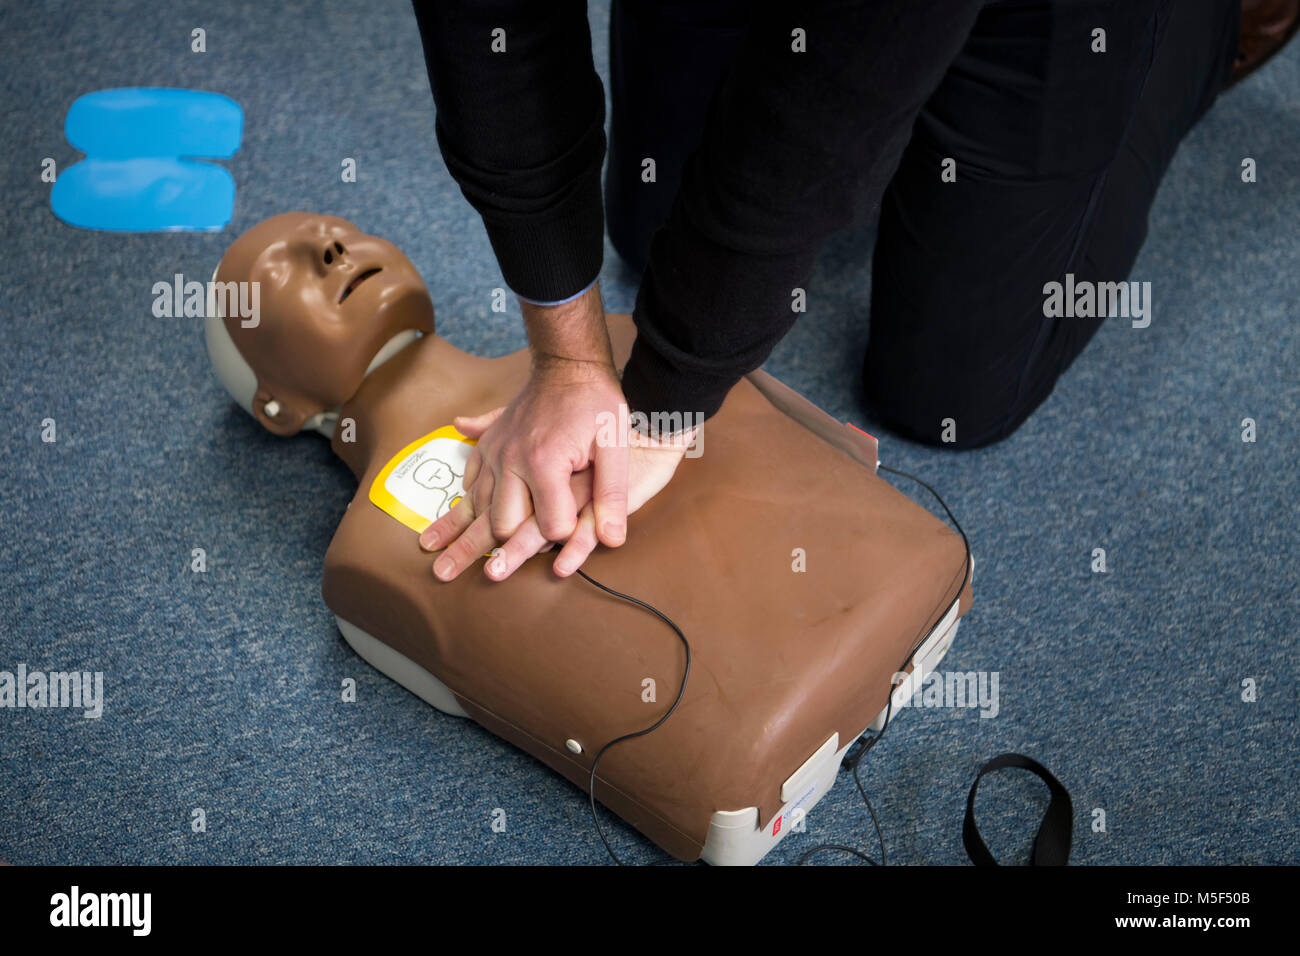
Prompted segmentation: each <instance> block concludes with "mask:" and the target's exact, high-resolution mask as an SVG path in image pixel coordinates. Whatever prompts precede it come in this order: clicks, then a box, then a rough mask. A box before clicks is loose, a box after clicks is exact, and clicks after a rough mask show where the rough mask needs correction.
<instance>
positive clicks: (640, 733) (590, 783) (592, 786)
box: [578, 568, 691, 866]
mask: <svg viewBox="0 0 1300 956" xmlns="http://www.w3.org/2000/svg"><path fill="white" fill-rule="evenodd" d="M578 574H580V575H581V576H582V577H583V579H584V580H586V581H588V582H589V583H591V584H593V585H595V586H596V587H598V588H600V589H601V590H602V591H604V592H606V593H607V594H612V595H614V596H615V597H619V598H622V599H623V600H625V601H631V602H632V603H633V604H636V605H638V606H640V607H643V608H645V609H646V610H647V611H649V612H650V613H652V614H654V615H655V616H657V617H658V618H659V619H660V620H661V621H663V622H664V623H665V624H667V625H668V626H669V627H671V628H672V629H673V631H674V632H675V633H676V634H677V636H678V637H679V638H681V641H682V647H684V648H685V649H686V668H685V669H684V670H683V671H682V684H681V686H680V687H679V688H678V689H677V697H676V699H674V700H673V705H672V706H671V707H669V708H668V712H667V713H665V714H664V715H663V716H662V717H660V718H659V719H658V720H656V721H655V722H654V723H653V724H651V725H650V726H649V727H647V728H646V729H645V730H637V731H633V732H632V733H630V734H624V735H623V736H622V737H615V738H614V739H613V740H611V741H610V742H609V743H607V744H605V746H603V747H601V748H600V749H599V750H598V751H596V758H595V759H594V760H592V762H591V776H590V777H589V778H588V779H587V799H588V800H589V801H590V803H591V820H592V822H593V823H594V824H596V834H597V835H598V836H599V837H600V842H601V843H603V844H605V851H606V852H607V853H608V854H609V855H610V857H611V858H612V859H613V860H614V862H615V863H617V864H618V865H619V866H622V865H623V861H622V860H620V859H619V858H618V856H617V854H615V853H614V850H613V849H612V848H611V847H610V845H609V841H608V840H606V839H605V831H604V830H603V829H601V826H600V817H599V816H598V815H597V814H596V767H597V766H598V765H599V764H600V758H601V757H603V756H604V755H605V751H606V750H608V749H609V748H610V747H612V746H614V745H615V744H619V743H622V742H623V741H625V740H631V739H633V738H634V737H644V736H645V735H646V734H648V733H652V732H653V731H655V730H658V729H659V728H660V727H661V726H662V725H663V722H664V721H665V720H667V719H668V718H669V717H671V716H672V715H673V711H675V710H676V709H677V705H678V704H680V703H681V702H682V697H683V696H685V694H686V681H687V680H688V679H689V678H690V676H691V644H690V642H689V641H688V640H686V635H685V634H683V633H682V629H681V628H680V627H678V626H677V625H676V624H674V623H673V620H672V618H670V617H669V616H668V615H667V614H665V613H664V612H663V611H661V610H659V609H658V608H657V607H655V606H654V605H652V604H647V603H646V602H645V601H642V600H640V599H639V598H634V597H632V595H630V594H624V593H623V592H622V591H615V590H614V589H613V588H611V587H607V586H606V585H604V584H601V583H600V582H599V581H597V580H596V579H595V578H593V577H592V576H591V575H589V574H587V572H585V571H583V570H582V569H581V568H579V569H578Z"/></svg>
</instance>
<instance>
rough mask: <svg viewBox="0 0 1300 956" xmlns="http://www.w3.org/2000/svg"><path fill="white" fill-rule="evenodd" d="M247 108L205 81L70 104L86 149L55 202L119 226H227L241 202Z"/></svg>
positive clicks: (72, 130) (77, 219)
mask: <svg viewBox="0 0 1300 956" xmlns="http://www.w3.org/2000/svg"><path fill="white" fill-rule="evenodd" d="M243 126H244V113H243V110H241V109H240V107H239V104H238V103H236V102H235V101H234V100H232V99H231V98H230V97H228V96H222V95H221V94H219V93H207V92H203V91H200V90H180V89H155V88H146V87H140V88H129V89H116V90H99V91H97V92H94V93H88V94H86V95H85V96H82V97H79V98H78V99H77V100H76V101H75V102H74V103H73V104H72V106H71V107H69V109H68V116H67V120H66V122H65V123H64V133H65V135H66V136H67V139H68V142H69V143H71V144H72V145H73V146H75V147H77V148H78V149H80V150H82V151H83V152H85V153H86V158H85V159H84V160H82V161H80V162H78V163H74V164H73V165H72V166H69V167H68V168H67V169H66V170H65V171H64V172H63V173H62V174H60V175H59V177H58V179H57V180H56V181H55V183H54V188H53V189H52V190H51V192H50V208H51V209H52V210H53V212H54V215H56V216H57V217H58V218H59V219H61V220H63V221H64V222H66V223H68V224H69V225H72V226H78V227H80V228H82V229H97V230H105V231H115V232H160V231H175V230H191V231H203V230H220V229H223V228H224V227H225V226H226V225H227V224H228V223H229V222H230V220H231V217H232V216H233V214H234V209H235V181H234V178H233V177H232V176H231V175H230V173H229V172H228V171H227V170H225V169H224V168H222V167H220V166H216V165H214V164H212V163H204V162H194V161H193V159H186V158H185V157H195V158H211V159H229V158H230V157H231V156H233V155H234V154H235V153H236V151H238V149H239V145H240V141H241V138H242V136H243Z"/></svg>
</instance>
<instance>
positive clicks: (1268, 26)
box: [1228, 0, 1300, 86]
mask: <svg viewBox="0 0 1300 956" xmlns="http://www.w3.org/2000/svg"><path fill="white" fill-rule="evenodd" d="M1297 26H1300V0H1241V39H1240V41H1239V42H1238V44H1237V60H1236V62H1235V63H1234V64H1233V66H1232V75H1231V76H1230V77H1229V78H1228V86H1232V85H1233V84H1234V83H1238V82H1240V81H1241V80H1242V79H1243V78H1244V77H1247V76H1249V75H1250V74H1252V73H1254V72H1255V71H1256V70H1258V69H1259V68H1260V67H1261V66H1263V65H1264V64H1265V63H1267V62H1268V61H1269V60H1270V59H1272V57H1273V54H1275V53H1277V51H1278V50H1280V49H1282V47H1284V46H1286V44H1287V41H1288V40H1290V39H1291V38H1292V37H1293V36H1295V33H1296V27H1297Z"/></svg>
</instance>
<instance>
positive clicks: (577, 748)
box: [564, 737, 582, 754]
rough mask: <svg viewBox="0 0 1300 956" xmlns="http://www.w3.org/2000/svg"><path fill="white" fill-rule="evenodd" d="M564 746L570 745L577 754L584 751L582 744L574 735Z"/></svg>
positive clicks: (570, 748) (571, 749)
mask: <svg viewBox="0 0 1300 956" xmlns="http://www.w3.org/2000/svg"><path fill="white" fill-rule="evenodd" d="M564 746H566V747H568V748H569V750H570V751H571V752H572V753H575V754H580V753H582V744H580V743H578V742H577V741H576V740H574V739H573V738H572V737H570V738H569V739H568V740H566V741H565V742H564Z"/></svg>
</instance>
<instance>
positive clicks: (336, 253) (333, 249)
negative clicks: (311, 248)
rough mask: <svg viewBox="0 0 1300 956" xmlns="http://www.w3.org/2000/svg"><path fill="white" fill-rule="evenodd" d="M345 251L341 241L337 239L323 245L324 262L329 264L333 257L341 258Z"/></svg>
mask: <svg viewBox="0 0 1300 956" xmlns="http://www.w3.org/2000/svg"><path fill="white" fill-rule="evenodd" d="M345 252H347V250H346V249H344V248H343V243H341V242H339V241H338V240H337V239H336V240H334V241H333V242H331V243H329V244H328V245H326V246H325V255H324V259H325V264H326V265H329V264H330V263H332V262H333V261H334V260H335V258H338V259H342V258H343V254H344V253H345Z"/></svg>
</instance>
